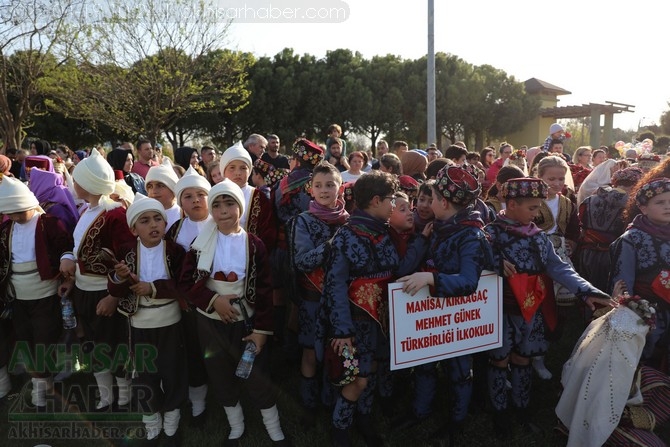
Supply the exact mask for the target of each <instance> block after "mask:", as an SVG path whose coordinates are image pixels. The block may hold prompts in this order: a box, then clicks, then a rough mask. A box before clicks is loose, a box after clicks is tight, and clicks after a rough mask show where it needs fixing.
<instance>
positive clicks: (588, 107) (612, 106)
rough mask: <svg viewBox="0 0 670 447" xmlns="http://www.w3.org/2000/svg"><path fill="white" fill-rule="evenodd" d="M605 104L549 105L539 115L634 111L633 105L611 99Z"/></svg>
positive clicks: (569, 116) (565, 116)
mask: <svg viewBox="0 0 670 447" xmlns="http://www.w3.org/2000/svg"><path fill="white" fill-rule="evenodd" d="M605 102H606V103H607V104H596V103H592V102H590V103H588V104H582V105H581V106H563V107H549V108H546V109H541V110H540V115H541V116H543V117H552V118H556V119H558V118H584V117H586V116H591V112H592V111H598V112H600V113H601V114H603V113H612V114H614V113H621V112H635V110H632V109H631V108H632V107H635V106H634V105H630V104H622V103H617V102H612V101H605Z"/></svg>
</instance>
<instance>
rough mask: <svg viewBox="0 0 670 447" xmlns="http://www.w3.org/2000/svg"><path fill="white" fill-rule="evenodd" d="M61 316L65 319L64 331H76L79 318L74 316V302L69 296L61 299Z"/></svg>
mask: <svg viewBox="0 0 670 447" xmlns="http://www.w3.org/2000/svg"><path fill="white" fill-rule="evenodd" d="M60 305H61V316H62V317H63V329H74V328H75V327H77V317H76V316H75V314H74V306H73V305H72V300H71V299H70V298H68V296H67V295H63V296H62V297H61V299H60Z"/></svg>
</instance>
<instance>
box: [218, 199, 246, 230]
mask: <svg viewBox="0 0 670 447" xmlns="http://www.w3.org/2000/svg"><path fill="white" fill-rule="evenodd" d="M211 214H212V218H213V219H214V222H216V226H217V228H218V229H219V231H220V232H221V233H223V234H230V233H236V232H237V231H239V228H240V206H239V205H238V204H237V202H236V201H235V199H233V198H232V197H230V196H225V195H222V196H218V197H217V198H215V199H214V201H213V202H212V212H211Z"/></svg>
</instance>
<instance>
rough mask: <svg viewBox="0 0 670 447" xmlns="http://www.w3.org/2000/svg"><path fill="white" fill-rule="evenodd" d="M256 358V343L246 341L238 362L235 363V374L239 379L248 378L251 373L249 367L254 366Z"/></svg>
mask: <svg viewBox="0 0 670 447" xmlns="http://www.w3.org/2000/svg"><path fill="white" fill-rule="evenodd" d="M255 359H256V343H254V342H253V341H248V342H247V345H246V346H245V347H244V352H243V353H242V358H241V359H240V363H238V364H237V370H236V371H235V375H236V376H237V377H239V378H240V379H248V378H249V374H251V368H253V367H254V360H255Z"/></svg>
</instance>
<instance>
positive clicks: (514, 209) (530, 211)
mask: <svg viewBox="0 0 670 447" xmlns="http://www.w3.org/2000/svg"><path fill="white" fill-rule="evenodd" d="M540 206H542V199H521V201H520V202H517V201H516V200H510V201H508V202H507V208H506V210H505V215H506V216H507V217H508V218H510V219H512V220H516V221H517V222H519V223H521V224H522V225H528V224H530V223H531V222H532V221H533V220H534V219H535V217H536V216H537V214H538V213H539V212H540Z"/></svg>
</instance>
